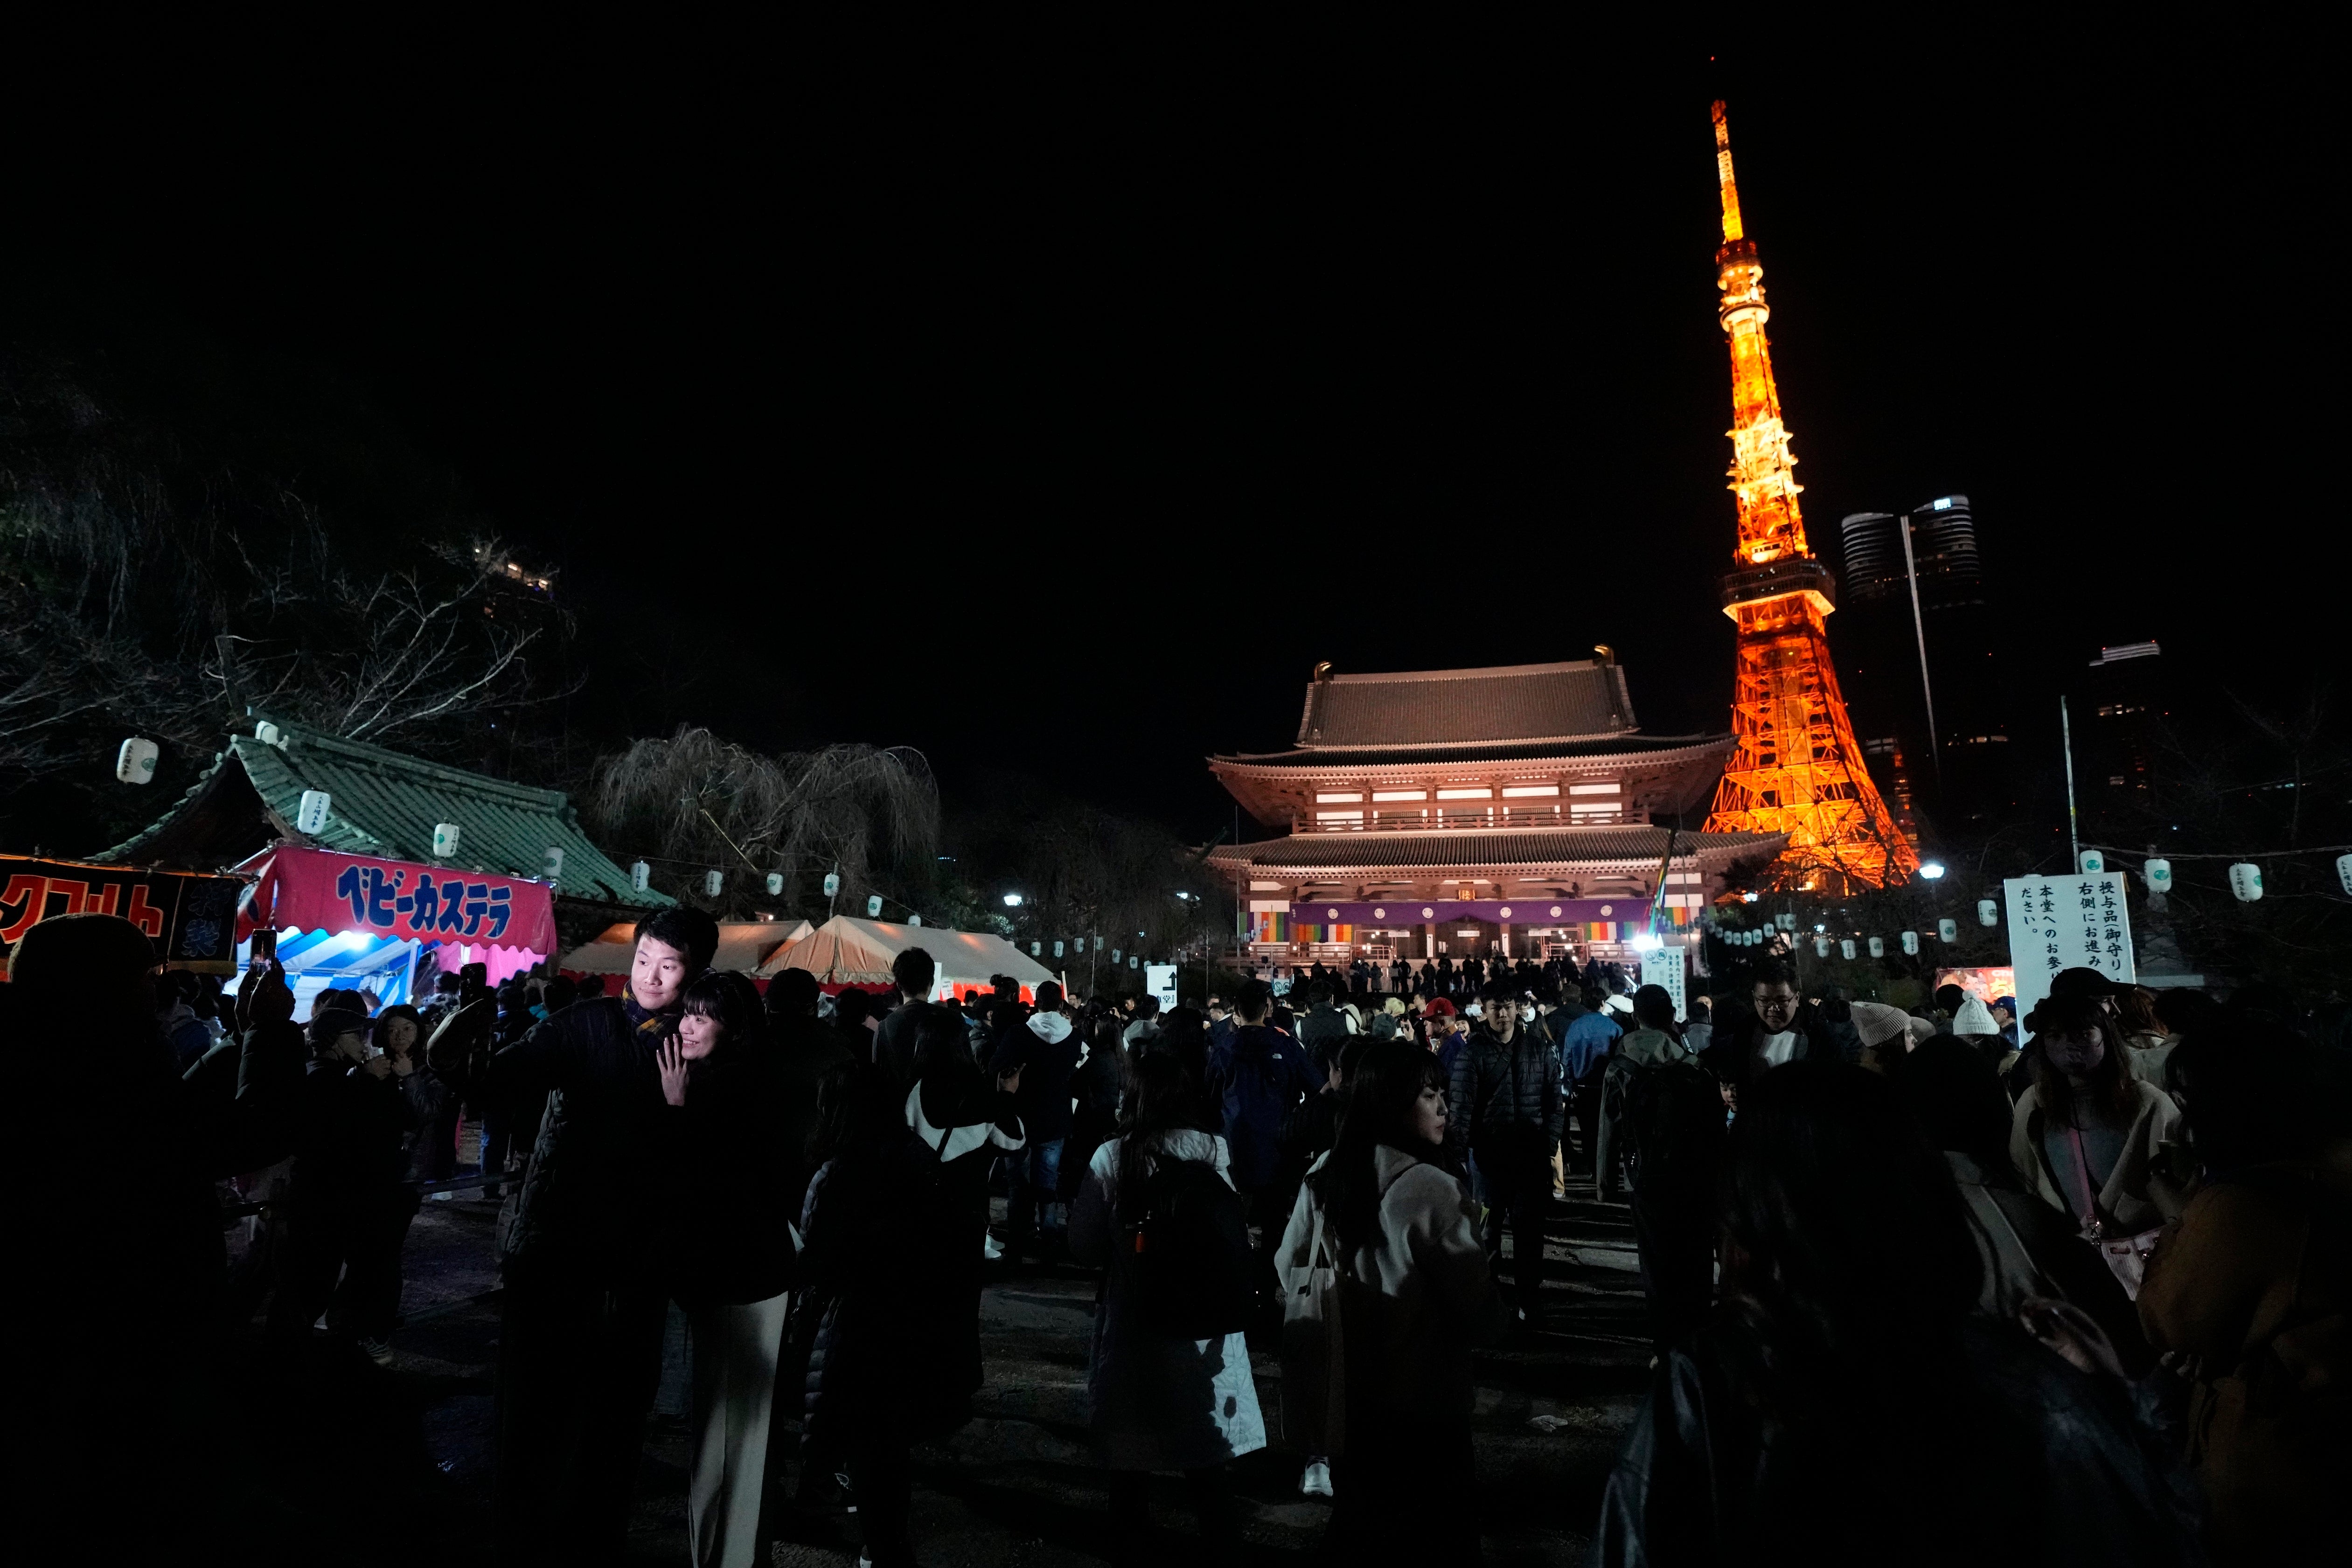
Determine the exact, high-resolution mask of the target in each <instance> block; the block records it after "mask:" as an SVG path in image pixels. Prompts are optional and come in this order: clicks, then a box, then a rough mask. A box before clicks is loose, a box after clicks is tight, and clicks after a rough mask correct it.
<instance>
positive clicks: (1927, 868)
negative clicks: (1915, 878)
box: [1919, 861, 1944, 882]
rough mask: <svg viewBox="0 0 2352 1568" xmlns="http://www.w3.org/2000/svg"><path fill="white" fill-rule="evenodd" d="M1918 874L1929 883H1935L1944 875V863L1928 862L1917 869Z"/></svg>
mask: <svg viewBox="0 0 2352 1568" xmlns="http://www.w3.org/2000/svg"><path fill="white" fill-rule="evenodd" d="M1919 874H1920V875H1921V876H1924V877H1926V878H1927V880H1928V881H1929V882H1935V881H1937V880H1938V879H1939V878H1941V877H1942V876H1943V874H1944V862H1941V861H1928V862H1926V863H1924V864H1922V865H1921V866H1920V867H1919Z"/></svg>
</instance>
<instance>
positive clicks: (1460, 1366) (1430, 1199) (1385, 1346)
mask: <svg viewBox="0 0 2352 1568" xmlns="http://www.w3.org/2000/svg"><path fill="white" fill-rule="evenodd" d="M1446 1115H1447V1111H1446V1104H1445V1091H1444V1078H1443V1077H1442V1075H1441V1074H1440V1071H1439V1069H1438V1066H1437V1063H1436V1061H1435V1059H1434V1058H1433V1057H1432V1056H1431V1055H1430V1054H1429V1053H1428V1052H1427V1051H1423V1050H1421V1049H1420V1048H1419V1047H1417V1046H1415V1045H1413V1044H1412V1042H1410V1041H1406V1040H1383V1041H1380V1042H1378V1043H1375V1044H1370V1045H1368V1046H1366V1047H1365V1048H1364V1050H1363V1055H1362V1057H1361V1059H1360V1061H1359V1062H1358V1063H1357V1065H1356V1067H1355V1069H1354V1076H1353V1077H1352V1078H1351V1079H1350V1080H1349V1086H1348V1100H1347V1103H1346V1104H1345V1106H1343V1107H1342V1109H1341V1110H1340V1113H1339V1137H1338V1141H1337V1143H1336V1144H1335V1145H1333V1147H1332V1149H1331V1152H1330V1153H1329V1154H1328V1155H1325V1156H1324V1157H1323V1158H1322V1159H1321V1160H1319V1161H1318V1162H1317V1164H1316V1166H1315V1168H1314V1170H1312V1171H1311V1172H1309V1173H1308V1176H1307V1182H1306V1185H1305V1186H1304V1188H1303V1189H1302V1190H1301V1191H1300V1193H1299V1197H1298V1202H1297V1206H1296V1207H1294V1208H1293V1209H1292V1211H1291V1216H1290V1224H1289V1227H1288V1228H1287V1230H1286V1232H1285V1233H1284V1236H1283V1242H1282V1249H1281V1252H1280V1254H1279V1255H1278V1257H1277V1259H1276V1264H1277V1267H1278V1270H1279V1272H1280V1275H1281V1279H1282V1282H1283V1290H1284V1295H1285V1298H1286V1312H1291V1313H1297V1312H1300V1311H1302V1310H1306V1309H1307V1305H1308V1303H1309V1302H1310V1301H1311V1302H1313V1303H1315V1304H1316V1305H1318V1306H1320V1307H1322V1308H1324V1309H1326V1310H1328V1309H1329V1308H1336V1314H1335V1315H1336V1317H1337V1319H1338V1322H1337V1324H1336V1325H1332V1324H1330V1323H1328V1320H1327V1322H1326V1323H1325V1326H1326V1327H1327V1328H1328V1327H1332V1326H1336V1328H1337V1330H1338V1340H1339V1343H1340V1344H1342V1345H1344V1364H1343V1365H1342V1366H1341V1367H1339V1368H1338V1369H1334V1368H1333V1367H1332V1366H1331V1365H1330V1363H1329V1362H1328V1360H1320V1361H1318V1363H1317V1364H1315V1365H1314V1366H1312V1367H1307V1366H1301V1367H1300V1368H1298V1371H1299V1373H1300V1374H1301V1375H1302V1382H1305V1381H1307V1380H1309V1377H1310V1376H1311V1379H1312V1380H1313V1381H1315V1382H1316V1383H1317V1384H1318V1386H1319V1388H1320V1392H1321V1396H1322V1397H1323V1399H1324V1400H1326V1401H1328V1403H1326V1404H1325V1405H1324V1406H1323V1407H1322V1408H1321V1409H1319V1410H1318V1411H1315V1412H1311V1413H1301V1412H1299V1411H1298V1410H1297V1408H1296V1406H1295V1405H1294V1403H1293V1402H1292V1401H1291V1400H1289V1399H1287V1398H1286V1403H1285V1436H1286V1438H1288V1439H1289V1440H1291V1441H1293V1442H1297V1443H1303V1444H1304V1445H1305V1446H1307V1447H1308V1448H1317V1449H1319V1450H1321V1451H1327V1452H1329V1453H1331V1455H1332V1458H1333V1465H1332V1485H1333V1488H1334V1490H1335V1492H1336V1496H1335V1498H1334V1501H1333V1508H1332V1517H1331V1531H1330V1539H1329V1541H1328V1542H1327V1547H1328V1550H1329V1551H1330V1552H1331V1553H1332V1554H1333V1556H1334V1559H1335V1560H1338V1561H1346V1560H1349V1559H1350V1558H1351V1557H1352V1558H1356V1559H1359V1560H1361V1561H1366V1562H1370V1561H1389V1562H1403V1561H1411V1562H1413V1563H1418V1564H1431V1563H1450V1562H1475V1560H1476V1559H1477V1555H1478V1526H1477V1520H1476V1517H1475V1512H1474V1511H1473V1510H1472V1508H1471V1506H1470V1504H1471V1499H1472V1497H1473V1495H1474V1492H1475V1484H1474V1476H1473V1469H1472V1458H1471V1445H1470V1412H1471V1406H1472V1403H1473V1399H1474V1391H1473V1387H1472V1382H1471V1364H1470V1353H1471V1351H1472V1349H1473V1348H1474V1347H1475V1346H1476V1345H1479V1344H1481V1343H1486V1342H1487V1341H1490V1340H1492V1339H1494V1338H1495V1337H1496V1336H1497V1335H1499V1334H1500V1333H1502V1332H1503V1330H1504V1328H1505V1327H1506V1326H1507V1323H1508V1322H1509V1320H1510V1315H1511V1314H1510V1310H1509V1308H1508V1307H1507V1305H1506V1304H1505V1303H1504V1301H1503V1299H1502V1297H1501V1295H1500V1294H1499V1293H1498V1292H1497V1291H1496V1289H1495V1281H1494V1278H1493V1276H1492V1275H1491V1274H1490V1273H1489V1272H1488V1271H1487V1265H1486V1247H1485V1245H1484V1243H1483V1241H1482V1240H1481V1239H1480V1236H1479V1231H1478V1225H1477V1206H1476V1205H1475V1203H1474V1202H1473V1201H1472V1200H1471V1197H1470V1194H1469V1190H1468V1187H1467V1186H1466V1185H1465V1183H1464V1182H1463V1181H1462V1179H1461V1178H1460V1177H1459V1176H1455V1175H1454V1173H1453V1172H1452V1171H1451V1170H1449V1169H1447V1168H1446V1166H1444V1163H1442V1162H1443V1161H1444V1138H1445V1123H1446ZM1294 1343H1297V1342H1296V1341H1294V1340H1293V1339H1292V1338H1291V1337H1290V1336H1287V1335H1286V1360H1285V1372H1284V1378H1285V1382H1286V1384H1288V1382H1289V1381H1290V1378H1291V1375H1292V1370H1291V1364H1290V1360H1291V1347H1292V1345H1293V1344H1294ZM1316 1343H1318V1345H1320V1344H1324V1343H1328V1340H1324V1339H1321V1338H1318V1340H1317V1341H1316ZM1332 1406H1338V1407H1339V1408H1338V1409H1336V1410H1335V1409H1333V1408H1332ZM1302 1414H1303V1415H1304V1419H1303V1421H1302ZM1331 1416H1339V1419H1338V1420H1336V1421H1334V1420H1331V1419H1329V1417H1331ZM1318 1417H1319V1419H1318ZM1302 1424H1304V1425H1307V1426H1311V1427H1313V1429H1312V1430H1311V1431H1294V1430H1292V1429H1291V1428H1292V1427H1294V1426H1295V1425H1302ZM1334 1428H1337V1430H1336V1433H1335V1432H1334ZM1335 1437H1336V1440H1335Z"/></svg>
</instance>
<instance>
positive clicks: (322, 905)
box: [236, 844, 556, 957]
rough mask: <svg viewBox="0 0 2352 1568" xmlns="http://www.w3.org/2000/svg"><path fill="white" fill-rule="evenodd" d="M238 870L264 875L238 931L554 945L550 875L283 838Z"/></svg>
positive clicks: (243, 909)
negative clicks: (537, 877) (390, 856)
mask: <svg viewBox="0 0 2352 1568" xmlns="http://www.w3.org/2000/svg"><path fill="white" fill-rule="evenodd" d="M237 869H239V870H240V871H246V872H250V873H254V874H255V877H256V880H255V882H254V884H253V891H252V892H251V893H249V894H247V895H246V899H245V902H244V903H243V904H241V905H239V906H238V907H237V910H236V936H237V938H238V940H240V941H242V940H243V939H244V938H246V937H247V936H251V935H252V934H253V933H254V931H255V930H257V928H259V927H261V926H264V925H267V926H268V927H270V928H271V929H272V930H278V931H286V930H300V931H336V932H363V933H366V934H367V935H369V936H394V937H401V938H416V939H418V940H422V941H425V942H443V943H451V942H457V943H479V944H482V945H485V946H489V945H495V946H501V947H517V948H528V949H529V950H530V951H531V952H533V953H537V954H539V955H540V956H542V957H544V956H547V955H549V954H551V953H553V952H555V951H556V936H555V904H554V901H553V899H552V898H551V896H550V895H549V891H548V886H547V883H543V882H531V881H529V880H527V879H525V878H521V877H510V876H493V875H491V874H489V873H487V872H478V871H464V870H459V869H457V868H453V867H447V866H433V865H420V864H417V863H416V862H412V861H391V860H378V859H375V858H374V857H373V856H369V855H346V854H337V853H335V852H333V851H331V850H314V849H310V848H306V847H304V846H301V845H295V844H285V845H280V846H279V847H278V848H277V849H274V850H269V851H266V852H263V853H261V854H259V855H257V856H255V857H254V858H253V859H252V860H251V861H248V862H247V863H246V864H245V865H243V866H240V867H239V868H237Z"/></svg>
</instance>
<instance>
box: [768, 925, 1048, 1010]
mask: <svg viewBox="0 0 2352 1568" xmlns="http://www.w3.org/2000/svg"><path fill="white" fill-rule="evenodd" d="M909 947H920V948H921V949H922V950H923V951H924V952H926V953H929V955H930V956H931V961H932V962H933V963H935V964H937V965H938V966H939V975H938V977H937V979H936V980H935V981H934V982H933V985H932V992H931V994H932V995H933V996H935V997H946V996H949V995H951V994H953V992H954V991H955V989H956V988H958V987H962V988H965V989H967V990H969V989H971V988H973V987H980V988H983V989H985V988H987V985H988V982H989V979H990V977H992V976H996V975H1010V976H1012V977H1013V979H1015V980H1017V981H1019V982H1020V983H1021V988H1022V989H1023V991H1024V992H1034V990H1035V989H1036V988H1037V987H1038V986H1040V985H1042V984H1044V983H1045V981H1047V980H1050V979H1053V978H1054V972H1053V971H1052V970H1051V969H1048V968H1046V967H1045V966H1044V965H1043V964H1040V963H1039V962H1037V960H1036V959H1034V958H1032V957H1031V956H1029V955H1028V954H1026V953H1024V952H1023V951H1021V949H1020V948H1018V947H1015V946H1013V944H1012V943H1010V942H1008V941H1006V940H1005V939H1004V938H1003V937H1002V936H983V935H982V934H981V933H979V932H976V931H949V930H945V929H942V928H941V927H940V926H937V925H897V924H894V923H892V922H890V921H887V920H853V919H851V918H850V917H849V916H848V915H835V916H834V917H833V918H832V919H830V920H828V921H826V922H825V923H824V925H820V926H818V927H817V928H816V929H815V930H814V931H813V932H811V933H810V934H809V935H808V936H803V938H801V939H800V940H799V941H797V942H795V943H793V945H792V946H788V947H785V948H783V949H782V950H781V951H779V952H776V953H772V954H771V955H770V956H769V957H768V961H767V962H766V963H765V964H763V965H761V967H760V971H759V972H760V974H761V977H772V976H774V975H776V974H779V973H781V972H782V971H783V970H785V969H806V970H807V971H808V972H809V973H811V974H813V975H814V976H815V977H817V983H818V984H820V985H837V986H887V985H889V984H890V983H891V976H890V965H891V962H892V960H894V959H896V958H897V957H898V955H899V954H901V953H903V952H905V951H906V950H907V949H908V948H909Z"/></svg>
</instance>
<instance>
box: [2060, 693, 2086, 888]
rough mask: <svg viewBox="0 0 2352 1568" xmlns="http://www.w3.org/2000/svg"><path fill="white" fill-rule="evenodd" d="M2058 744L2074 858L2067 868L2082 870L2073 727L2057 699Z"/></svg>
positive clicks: (2063, 704)
mask: <svg viewBox="0 0 2352 1568" xmlns="http://www.w3.org/2000/svg"><path fill="white" fill-rule="evenodd" d="M2058 744H2059V747H2060V748H2061V749H2062V750H2063V751H2064V752H2065V753H2066V849H2067V852H2069V853H2071V854H2072V855H2073V856H2074V862H2073V864H2072V865H2071V866H2070V867H2069V868H2068V869H2069V870H2072V871H2080V870H2082V869H2083V841H2082V837H2081V835H2080V834H2079V832H2078V831H2076V829H2075V826H2074V724H2073V722H2072V721H2071V720H2069V719H2068V718H2067V716H2066V699H2065V698H2064V697H2060V698H2059V699H2058Z"/></svg>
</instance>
